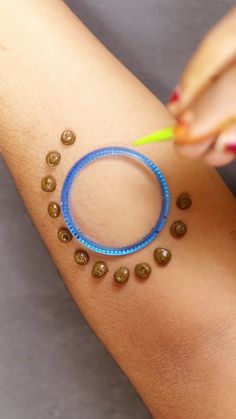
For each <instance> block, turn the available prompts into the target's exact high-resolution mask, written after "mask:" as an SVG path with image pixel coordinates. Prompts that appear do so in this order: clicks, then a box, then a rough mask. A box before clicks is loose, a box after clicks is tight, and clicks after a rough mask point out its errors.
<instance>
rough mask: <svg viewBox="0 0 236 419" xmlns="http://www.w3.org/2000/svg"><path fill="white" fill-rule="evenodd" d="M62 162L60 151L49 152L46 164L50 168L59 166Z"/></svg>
mask: <svg viewBox="0 0 236 419" xmlns="http://www.w3.org/2000/svg"><path fill="white" fill-rule="evenodd" d="M60 161H61V155H60V153H59V152H58V151H49V153H48V154H47V156H46V163H47V165H48V166H50V167H54V166H57V165H58V164H59V163H60Z"/></svg>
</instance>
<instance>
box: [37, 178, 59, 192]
mask: <svg viewBox="0 0 236 419" xmlns="http://www.w3.org/2000/svg"><path fill="white" fill-rule="evenodd" d="M56 186H57V184H56V180H55V179H54V177H53V176H51V175H47V176H44V178H43V179H42V182H41V188H42V190H43V191H44V192H54V191H55V189H56Z"/></svg>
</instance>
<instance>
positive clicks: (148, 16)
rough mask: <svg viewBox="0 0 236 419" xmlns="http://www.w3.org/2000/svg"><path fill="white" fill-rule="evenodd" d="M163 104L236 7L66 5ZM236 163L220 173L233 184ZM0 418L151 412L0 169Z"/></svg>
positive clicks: (170, 2) (204, 1)
mask: <svg viewBox="0 0 236 419" xmlns="http://www.w3.org/2000/svg"><path fill="white" fill-rule="evenodd" d="M68 4H70V5H71V6H72V7H74V10H75V11H76V12H77V13H78V14H79V15H80V16H81V18H82V20H83V21H84V22H85V23H87V25H88V26H89V27H90V28H91V29H92V30H93V31H94V32H95V34H96V35H97V36H98V37H99V38H100V39H101V40H102V41H103V42H104V43H105V44H106V45H107V46H108V47H109V48H110V49H111V50H112V51H113V52H114V53H115V55H116V56H118V57H119V58H120V59H121V60H122V61H123V63H125V64H126V65H127V66H128V67H129V68H130V69H131V70H132V71H133V72H134V73H135V74H136V75H137V76H138V77H139V78H140V79H141V80H142V81H143V82H144V83H145V84H146V85H148V86H149V87H150V88H151V89H152V90H153V91H154V92H155V93H156V94H158V96H159V97H161V98H162V99H163V100H166V98H167V96H168V94H169V92H170V90H171V88H172V87H173V86H174V84H175V82H176V80H177V78H178V75H179V74H180V72H181V69H182V68H183V66H184V63H185V61H186V59H187V57H188V56H189V55H190V54H191V52H192V51H193V50H194V48H195V46H196V44H197V42H198V41H199V39H200V38H201V37H202V35H203V34H204V33H205V32H206V31H207V29H208V28H209V27H210V26H211V25H212V24H213V23H214V22H215V21H216V20H217V19H218V18H219V17H220V16H221V15H222V14H223V13H224V12H225V11H226V10H227V9H228V7H229V6H231V5H233V4H234V2H233V1H231V0H227V1H222V0H196V1H194V0H188V1H187V2H186V0H68ZM233 172H234V179H235V178H236V170H235V165H234V166H231V167H230V168H229V167H228V168H226V169H225V170H224V173H225V175H226V176H227V180H228V181H229V182H230V179H231V183H232V184H233V181H232V179H233ZM0 179H1V189H0V219H1V224H0V267H1V269H0V280H1V281H0V418H1V419H52V418H62V419H130V418H134V419H145V418H148V417H149V414H148V413H147V411H146V410H145V408H144V406H143V405H142V403H141V402H140V400H139V399H138V397H137V395H136V394H135V392H134V390H133V389H132V387H131V386H130V384H129V383H128V381H127V379H126V378H125V377H124V375H123V374H122V373H121V372H120V370H119V369H118V368H117V366H116V365H115V363H114V362H113V360H112V359H111V357H110V356H109V355H108V354H107V352H106V351H105V349H104V348H103V346H102V345H101V344H100V343H99V342H98V340H97V339H96V338H95V336H94V335H93V333H92V332H91V331H90V329H89V328H88V326H87V325H86V323H85V321H84V320H83V318H82V316H81V315H80V313H79V311H78V310H77V308H76V307H75V305H74V303H73V302H72V300H71V298H70V297H69V296H68V293H67V291H66V290H65V288H64V286H63V284H62V281H61V279H60V277H59V275H58V273H57V271H56V268H55V266H54V265H53V263H52V262H51V260H50V257H49V255H48V253H47V251H46V249H45V248H44V245H43V244H42V242H41V241H40V239H39V237H38V234H37V233H36V231H35V229H34V227H33V225H32V224H31V221H30V220H29V218H28V216H27V214H26V212H25V210H24V208H23V205H22V203H21V201H20V199H19V197H18V195H17V193H16V190H15V188H14V186H13V183H12V181H11V179H10V177H9V175H8V173H7V171H6V169H5V167H4V165H3V164H2V162H0Z"/></svg>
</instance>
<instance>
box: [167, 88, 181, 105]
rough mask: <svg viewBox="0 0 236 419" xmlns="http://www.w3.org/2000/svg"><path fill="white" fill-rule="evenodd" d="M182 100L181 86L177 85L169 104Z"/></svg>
mask: <svg viewBox="0 0 236 419" xmlns="http://www.w3.org/2000/svg"><path fill="white" fill-rule="evenodd" d="M179 100H180V88H179V86H177V87H175V89H174V90H173V92H172V93H171V95H170V97H169V100H168V105H174V104H176V103H177V102H179Z"/></svg>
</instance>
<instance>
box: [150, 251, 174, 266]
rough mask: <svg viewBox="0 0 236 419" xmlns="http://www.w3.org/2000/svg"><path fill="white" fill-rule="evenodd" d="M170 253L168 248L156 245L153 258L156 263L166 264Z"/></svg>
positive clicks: (170, 255) (169, 258)
mask: <svg viewBox="0 0 236 419" xmlns="http://www.w3.org/2000/svg"><path fill="white" fill-rule="evenodd" d="M171 257H172V254H171V252H170V250H168V249H165V248H164V247H158V248H157V249H155V250H154V258H155V260H156V262H157V263H158V265H162V266H166V265H167V264H168V263H169V262H170V260H171Z"/></svg>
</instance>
